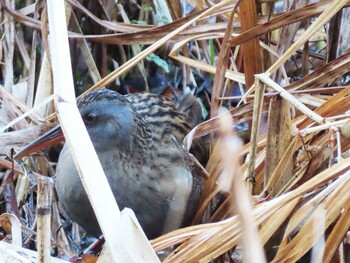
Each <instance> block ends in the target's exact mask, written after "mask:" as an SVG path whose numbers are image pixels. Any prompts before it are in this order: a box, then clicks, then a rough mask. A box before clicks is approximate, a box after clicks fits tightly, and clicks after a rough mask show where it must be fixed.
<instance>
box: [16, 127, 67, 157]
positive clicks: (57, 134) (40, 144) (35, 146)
mask: <svg viewBox="0 0 350 263" xmlns="http://www.w3.org/2000/svg"><path fill="white" fill-rule="evenodd" d="M63 140H64V136H63V132H62V129H61V125H57V126H56V127H55V128H53V129H52V130H50V131H48V132H47V133H44V134H43V135H41V136H40V137H39V138H38V139H36V140H35V141H33V142H32V143H30V144H28V145H27V146H26V147H24V148H23V149H21V150H20V151H19V152H18V153H16V154H15V156H14V159H20V158H22V157H23V156H27V155H29V154H31V153H33V152H37V151H40V150H42V149H44V148H46V147H49V146H51V145H54V144H56V143H59V142H61V141H63Z"/></svg>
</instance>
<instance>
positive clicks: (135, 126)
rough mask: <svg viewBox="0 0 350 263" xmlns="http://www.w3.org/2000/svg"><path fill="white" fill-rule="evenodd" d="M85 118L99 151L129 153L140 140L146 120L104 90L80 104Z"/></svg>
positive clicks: (126, 103)
mask: <svg viewBox="0 0 350 263" xmlns="http://www.w3.org/2000/svg"><path fill="white" fill-rule="evenodd" d="M78 107H79V110H80V114H81V117H82V119H83V121H84V123H85V126H86V129H87V131H88V133H89V135H90V138H91V140H92V142H93V144H94V147H95V149H96V150H106V149H110V148H114V147H118V148H122V149H123V150H124V149H128V148H130V146H131V144H132V143H133V138H134V137H135V136H140V134H139V133H140V125H143V123H142V119H141V118H140V116H138V115H137V113H136V112H135V110H134V109H133V108H132V105H131V103H130V102H129V101H127V100H126V99H125V98H124V97H123V96H122V95H121V94H119V93H116V92H113V91H110V90H107V89H101V90H96V91H93V92H90V93H88V94H87V95H85V96H83V97H82V98H81V100H79V101H78Z"/></svg>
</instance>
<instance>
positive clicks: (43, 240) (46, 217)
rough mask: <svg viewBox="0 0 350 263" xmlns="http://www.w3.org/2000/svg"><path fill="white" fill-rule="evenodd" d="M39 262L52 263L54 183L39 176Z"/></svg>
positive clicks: (47, 178)
mask: <svg viewBox="0 0 350 263" xmlns="http://www.w3.org/2000/svg"><path fill="white" fill-rule="evenodd" d="M37 178H38V204H37V219H38V236H37V250H38V262H50V254H51V253H50V247H51V240H50V238H51V199H52V187H53V181H52V179H51V178H49V177H46V176H41V175H38V177H37Z"/></svg>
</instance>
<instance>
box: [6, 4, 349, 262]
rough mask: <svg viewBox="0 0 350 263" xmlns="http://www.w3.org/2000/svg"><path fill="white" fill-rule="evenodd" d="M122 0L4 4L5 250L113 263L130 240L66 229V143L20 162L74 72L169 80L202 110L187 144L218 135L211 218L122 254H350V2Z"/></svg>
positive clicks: (125, 85)
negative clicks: (58, 170) (62, 200)
mask: <svg viewBox="0 0 350 263" xmlns="http://www.w3.org/2000/svg"><path fill="white" fill-rule="evenodd" d="M116 2H118V1H113V0H102V1H96V0H94V1H77V0H67V1H65V15H66V22H67V27H65V26H64V25H65V22H64V21H57V20H55V19H57V16H52V10H55V9H52V8H55V5H56V4H57V5H60V4H61V5H62V3H61V1H47V2H46V1H41V0H36V1H34V0H30V1H14V0H4V1H1V2H0V36H1V41H0V66H1V71H0V130H1V133H0V182H1V185H0V214H1V215H0V226H1V228H0V240H1V241H0V259H1V260H3V261H4V262H35V261H37V260H38V261H40V262H44V261H45V262H46V261H49V260H51V262H67V260H73V261H76V262H79V261H82V262H96V261H97V260H99V261H100V262H103V260H104V261H106V262H110V261H111V260H112V258H115V255H116V254H118V253H119V251H108V250H107V249H104V250H103V251H102V253H101V254H97V256H93V255H86V254H85V255H83V256H82V254H83V253H82V252H83V251H82V250H80V249H82V247H84V242H85V240H82V239H81V236H80V235H79V228H78V227H77V226H76V225H73V230H70V231H68V232H69V235H67V233H66V230H65V228H64V227H62V224H63V222H64V220H63V218H64V217H65V213H64V211H62V209H61V208H60V207H59V205H58V202H57V201H58V200H57V199H56V195H55V190H54V183H53V181H52V178H54V174H55V162H56V161H57V155H58V153H59V150H60V147H59V146H54V147H51V148H50V149H48V150H47V151H46V152H45V153H38V154H35V155H32V156H27V157H25V158H22V160H21V161H13V155H14V153H15V152H17V151H18V150H19V149H21V148H22V147H23V146H25V145H27V144H28V143H30V142H32V141H33V140H35V139H36V138H37V137H38V136H39V135H41V134H43V133H44V132H46V131H48V130H49V129H51V128H52V127H54V126H55V125H56V124H57V123H58V119H57V111H56V109H57V108H58V109H59V110H58V111H59V113H60V114H61V115H63V116H60V117H62V119H64V118H65V116H64V115H67V114H68V115H69V112H68V113H67V112H66V113H65V114H64V113H63V112H64V110H62V111H61V110H60V107H61V106H60V105H59V103H60V102H62V98H66V97H65V96H66V94H67V93H66V92H68V93H69V92H70V94H72V92H73V90H68V91H67V90H65V89H66V88H67V87H64V86H62V87H55V92H54V91H53V90H54V89H53V88H54V87H53V85H54V84H53V83H57V82H56V81H53V79H55V78H56V79H57V78H61V79H62V80H67V79H72V80H73V81H74V86H75V92H76V93H77V94H78V95H80V94H82V93H83V92H87V91H88V90H92V89H98V88H101V87H108V88H111V89H114V90H118V91H120V92H122V93H127V92H141V91H146V92H154V93H159V94H163V95H164V96H167V97H168V98H170V99H173V100H174V101H175V102H177V103H178V105H181V106H180V107H181V108H182V109H183V110H184V111H185V112H187V113H189V114H192V115H191V118H192V121H193V124H194V125H196V126H195V128H194V129H193V130H192V132H191V133H189V134H188V136H187V137H186V139H185V141H184V145H185V146H186V147H187V148H189V147H190V145H191V142H192V141H193V139H194V138H203V139H205V140H206V141H207V142H208V147H209V148H210V159H209V161H208V163H207V165H206V167H204V168H203V167H200V164H199V163H196V160H194V163H196V164H197V166H198V169H201V173H202V174H203V176H204V177H205V178H206V181H205V185H204V188H203V194H202V197H201V204H202V205H201V206H200V208H199V209H198V212H197V216H196V218H195V222H196V223H198V222H201V223H200V224H196V225H194V226H192V227H188V228H185V229H179V230H177V231H174V232H171V233H168V234H166V235H164V236H161V237H159V238H157V239H155V240H151V243H150V244H151V245H152V248H151V247H150V245H149V243H147V241H146V242H145V243H140V244H141V245H140V244H138V246H135V247H132V248H128V247H126V248H125V251H126V252H125V253H133V249H135V251H136V250H137V251H145V252H144V253H148V252H149V251H150V250H149V249H154V250H155V251H157V252H158V253H159V255H160V259H161V260H162V261H164V262H242V261H246V262H266V261H268V262H296V261H298V260H300V261H299V262H310V261H312V262H345V260H346V259H347V258H349V228H350V219H349V218H350V189H349V188H350V172H349V170H350V169H349V168H350V159H349V158H350V157H349V148H350V128H349V127H350V121H349V117H350V114H349V113H350V111H349V110H350V99H349V94H350V86H349V72H350V53H349V52H350V51H349V43H350V41H349V38H350V32H349V26H348V25H349V23H350V21H349V18H350V10H349V9H348V6H349V2H348V1H345V0H333V1H330V0H325V1H316V2H312V3H310V2H307V1H284V2H282V1H276V2H275V1H257V2H256V1H252V0H238V1H228V0H225V1H189V0H188V1H186V0H178V1H161V0H158V1H119V2H118V3H116ZM50 8H51V9H50ZM56 10H57V12H58V11H59V9H56ZM53 24H55V25H56V26H58V28H59V27H61V29H62V32H65V31H66V30H67V33H66V34H67V35H68V40H69V47H70V60H71V66H72V67H70V65H69V64H65V65H66V67H65V66H63V67H64V70H62V72H67V73H65V74H66V75H64V76H62V75H60V74H62V72H60V71H59V69H57V68H55V65H56V64H55V63H56V62H55V61H56V59H55V57H56V58H57V57H60V56H63V54H61V53H57V52H58V51H57V50H60V47H58V46H57V43H58V41H57V42H56V41H52V40H49V39H50V38H49V35H50V37H52V36H53V35H56V33H57V32H51V33H50V30H52V28H54V27H52V26H53ZM64 41H67V40H66V39H64ZM63 65H64V64H63ZM71 68H72V69H73V70H72V69H71ZM68 75H70V76H72V78H71V77H68ZM57 76H59V77H57ZM59 89H61V90H59ZM57 90H59V91H58V92H57ZM189 93H190V94H192V96H194V99H186V96H187V95H188V94H189ZM53 94H55V95H53ZM184 96H185V99H183V98H184ZM60 99H61V101H60ZM53 100H56V104H55V103H54V102H53ZM198 101H199V102H198ZM55 106H56V107H55ZM62 125H63V126H66V127H65V128H66V129H67V130H71V129H74V126H72V125H71V124H65V123H64V122H63V123H62ZM238 136H239V137H241V138H242V139H241V140H242V142H239V139H238ZM78 140H79V139H78ZM74 150H76V151H79V149H74ZM80 151H81V149H80ZM218 193H220V194H219V195H220V196H221V199H222V200H221V202H219V204H217V201H215V200H217V198H218ZM213 203H216V204H217V207H216V209H215V211H211V210H212V209H211V208H212V206H213ZM102 209H103V208H102ZM125 214H126V215H125V216H124V218H125V217H127V218H128V219H127V220H129V221H128V222H133V221H132V220H133V215H132V213H128V211H126V213H125ZM136 229H137V227H136ZM130 231H136V232H135V233H139V232H137V231H139V230H130ZM113 235H114V234H113V233H111V234H109V236H106V239H107V242H111V244H112V243H113V241H111V239H112V238H113ZM135 235H136V236H135V237H134V240H141V239H142V238H141V237H140V236H137V234H135ZM123 249H124V248H123ZM143 249H144V250H143ZM96 250H97V251H100V249H98V248H91V247H90V248H89V251H96ZM135 254H137V253H136V252H135ZM155 261H157V259H156V260H155Z"/></svg>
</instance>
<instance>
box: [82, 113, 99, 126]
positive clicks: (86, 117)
mask: <svg viewBox="0 0 350 263" xmlns="http://www.w3.org/2000/svg"><path fill="white" fill-rule="evenodd" d="M96 120H97V115H96V114H94V113H91V112H90V113H88V114H85V115H84V116H83V121H84V122H85V124H91V123H93V122H95V121H96Z"/></svg>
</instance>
